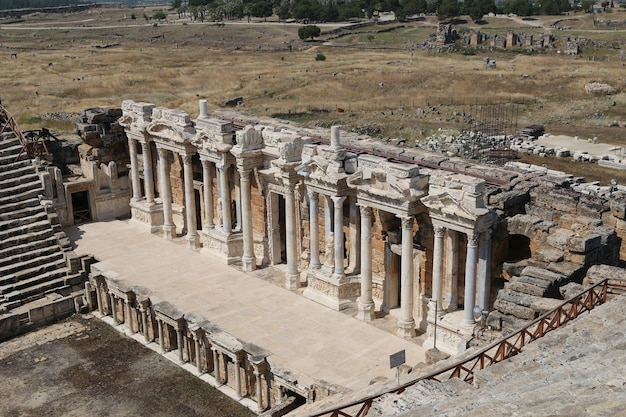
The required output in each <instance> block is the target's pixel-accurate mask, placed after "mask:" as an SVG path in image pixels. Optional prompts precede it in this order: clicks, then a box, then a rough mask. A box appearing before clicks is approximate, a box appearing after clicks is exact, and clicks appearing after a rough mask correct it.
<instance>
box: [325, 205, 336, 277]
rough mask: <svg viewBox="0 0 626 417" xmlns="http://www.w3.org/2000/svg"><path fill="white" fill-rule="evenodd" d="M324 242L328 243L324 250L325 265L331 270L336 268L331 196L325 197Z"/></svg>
mask: <svg viewBox="0 0 626 417" xmlns="http://www.w3.org/2000/svg"><path fill="white" fill-rule="evenodd" d="M324 201H325V203H326V204H324V240H325V241H326V247H325V248H324V253H325V255H326V260H325V262H324V265H325V266H327V267H329V268H334V267H335V256H334V255H333V252H334V250H333V248H334V246H333V240H334V234H333V212H332V204H333V200H331V199H330V197H329V196H327V195H325V196H324Z"/></svg>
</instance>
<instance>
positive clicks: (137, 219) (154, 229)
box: [130, 200, 163, 233]
mask: <svg viewBox="0 0 626 417" xmlns="http://www.w3.org/2000/svg"><path fill="white" fill-rule="evenodd" d="M130 214H131V221H132V222H133V223H135V224H139V225H141V226H143V227H146V228H148V229H149V230H150V233H160V232H161V230H162V226H163V205H161V204H155V203H148V202H146V201H145V200H139V201H134V202H133V201H131V203H130Z"/></svg>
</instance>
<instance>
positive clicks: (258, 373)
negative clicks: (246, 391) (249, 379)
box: [253, 365, 263, 414]
mask: <svg viewBox="0 0 626 417" xmlns="http://www.w3.org/2000/svg"><path fill="white" fill-rule="evenodd" d="M253 366H254V378H255V382H256V387H255V391H256V392H255V394H256V395H255V397H256V405H257V412H258V413H259V414H260V413H261V412H262V411H263V393H262V392H261V390H262V385H261V382H262V381H261V371H260V370H259V365H253Z"/></svg>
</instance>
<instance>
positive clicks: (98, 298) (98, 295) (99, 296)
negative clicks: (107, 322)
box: [96, 281, 104, 316]
mask: <svg viewBox="0 0 626 417" xmlns="http://www.w3.org/2000/svg"><path fill="white" fill-rule="evenodd" d="M101 291H102V288H101V286H100V284H98V281H96V302H97V303H98V313H100V314H101V315H103V316H104V303H103V302H102V293H101Z"/></svg>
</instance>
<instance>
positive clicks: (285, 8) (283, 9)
mask: <svg viewBox="0 0 626 417" xmlns="http://www.w3.org/2000/svg"><path fill="white" fill-rule="evenodd" d="M277 14H278V20H279V21H280V20H282V21H285V20H287V19H289V18H290V17H291V11H290V10H289V3H288V2H282V3H281V4H280V7H279V8H278V11H277Z"/></svg>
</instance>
